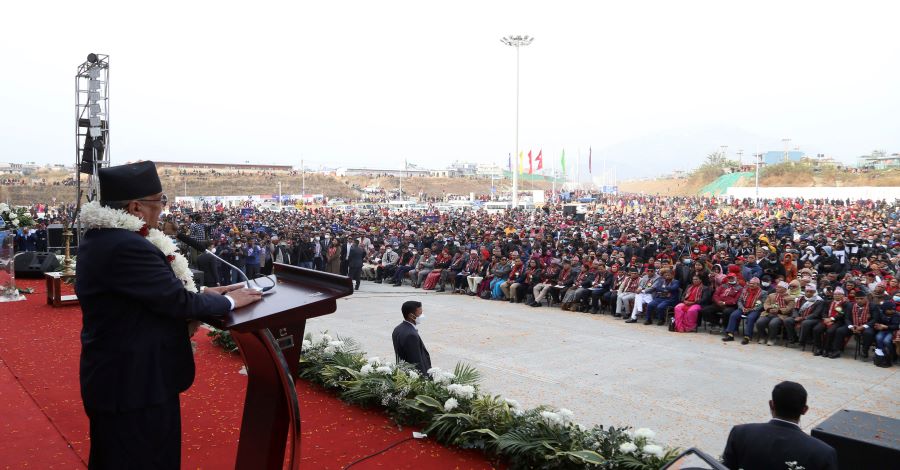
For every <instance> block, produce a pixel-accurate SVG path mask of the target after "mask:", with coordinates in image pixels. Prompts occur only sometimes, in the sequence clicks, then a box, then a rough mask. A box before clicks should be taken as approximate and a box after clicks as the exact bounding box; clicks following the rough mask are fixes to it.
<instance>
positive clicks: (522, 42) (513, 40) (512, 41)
mask: <svg viewBox="0 0 900 470" xmlns="http://www.w3.org/2000/svg"><path fill="white" fill-rule="evenodd" d="M531 41H534V38H533V37H531V36H528V35H525V36H513V35H510V36H504V37H502V38H500V42H502V43H503V44H506V45H507V46H512V47H515V48H516V155H515V158H513V161H514V162H515V164H514V165H513V168H512V170H513V172H512V177H513V187H512V206H513V209H515V208H517V207H519V48H520V47H524V46H527V45H529V44H531Z"/></svg>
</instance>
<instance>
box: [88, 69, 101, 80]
mask: <svg viewBox="0 0 900 470" xmlns="http://www.w3.org/2000/svg"><path fill="white" fill-rule="evenodd" d="M88 76H89V77H91V78H93V79H94V80H96V79H98V78H100V68H98V67H94V68H91V69H90V70H88Z"/></svg>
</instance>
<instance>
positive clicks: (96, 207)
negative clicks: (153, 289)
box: [79, 201, 197, 292]
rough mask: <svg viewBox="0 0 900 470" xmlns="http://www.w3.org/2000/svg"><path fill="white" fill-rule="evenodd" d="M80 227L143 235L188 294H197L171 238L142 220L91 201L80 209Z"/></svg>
mask: <svg viewBox="0 0 900 470" xmlns="http://www.w3.org/2000/svg"><path fill="white" fill-rule="evenodd" d="M79 219H80V220H81V224H82V226H84V227H86V228H88V229H92V228H116V229H123V230H128V231H129V232H137V233H139V234H141V235H144V236H145V237H146V238H147V241H149V242H150V243H152V244H153V246H155V247H156V248H158V249H159V251H161V252H162V254H163V255H164V256H165V257H166V259H167V260H169V265H170V266H171V267H172V271H173V272H174V273H175V277H177V278H178V280H179V281H181V282H182V283H184V288H185V289H186V290H187V291H188V292H197V285H196V284H195V283H194V275H193V273H191V269H190V267H189V266H188V262H187V259H186V258H185V257H184V255H182V254H181V253H179V252H178V247H177V246H176V245H175V242H174V241H172V239H171V238H169V237H167V236H166V234H164V233H162V232H161V231H159V230H157V229H155V228H148V227H147V224H145V223H144V221H143V220H141V219H139V218H137V217H136V216H134V215H131V214H129V213H127V212H125V211H123V210H119V209H112V208H110V207H103V206H101V205H100V203H99V202H97V201H93V202H89V203H87V204H85V205H84V206H82V207H81V215H80V216H79Z"/></svg>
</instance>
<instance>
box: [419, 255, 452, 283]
mask: <svg viewBox="0 0 900 470" xmlns="http://www.w3.org/2000/svg"><path fill="white" fill-rule="evenodd" d="M452 259H453V256H451V255H450V249H449V248H447V247H444V249H443V250H441V254H439V255H437V258H435V260H434V269H432V270H431V272H430V273H428V277H426V278H425V282H423V283H422V289H423V290H432V289H434V286H436V285H437V283H438V281H440V280H441V272H442V271H443V270H444V269H446V268H447V266H449V265H450V261H451V260H452Z"/></svg>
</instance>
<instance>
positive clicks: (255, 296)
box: [226, 287, 262, 309]
mask: <svg viewBox="0 0 900 470" xmlns="http://www.w3.org/2000/svg"><path fill="white" fill-rule="evenodd" d="M226 295H227V296H228V297H231V300H234V308H235V309H239V308H241V307H245V306H247V305H250V304H252V303H254V302H258V301H259V300H260V299H262V292H260V291H258V290H255V289H247V288H246V287H244V288H240V289H236V290H233V291H231V292H229V293H228V294H226Z"/></svg>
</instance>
